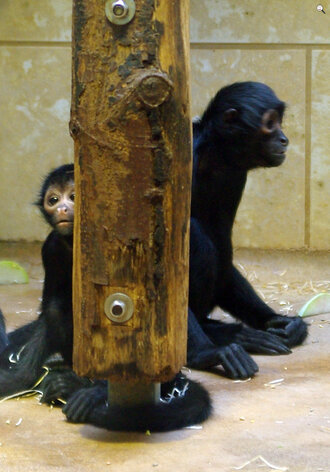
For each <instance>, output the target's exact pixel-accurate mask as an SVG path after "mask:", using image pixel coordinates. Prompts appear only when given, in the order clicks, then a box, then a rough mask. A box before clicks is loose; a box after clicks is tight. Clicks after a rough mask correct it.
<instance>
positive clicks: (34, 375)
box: [0, 164, 74, 396]
mask: <svg viewBox="0 0 330 472" xmlns="http://www.w3.org/2000/svg"><path fill="white" fill-rule="evenodd" d="M36 205H37V206H38V207H39V209H40V211H41V213H42V215H43V216H44V218H45V220H46V222H47V223H49V224H50V225H51V227H52V228H53V230H52V231H51V233H50V234H49V235H48V237H47V239H46V241H45V242H44V244H43V246H42V251H41V252H42V262H43V266H44V270H45V281H44V285H43V292H42V302H41V314H40V316H39V318H38V319H37V320H34V321H32V322H31V323H28V324H27V325H25V326H22V327H20V328H18V329H16V330H15V331H13V332H11V333H9V335H8V346H7V347H6V349H5V350H4V352H3V353H2V354H1V358H0V362H1V366H2V367H4V368H3V369H1V370H0V396H4V395H10V394H12V393H16V392H18V391H21V390H25V389H28V388H31V386H32V385H33V384H34V383H35V382H36V380H37V379H38V377H39V376H40V374H41V372H42V370H43V369H42V365H43V363H44V362H45V360H46V359H47V358H48V357H49V356H50V355H52V354H53V353H55V352H60V353H61V355H62V356H63V359H64V361H65V362H66V363H68V364H70V363H71V357H72V353H71V351H72V300H71V299H72V242H73V236H72V231H73V208H74V175H73V164H66V165H63V166H60V167H58V168H57V169H55V170H53V171H52V172H50V173H49V174H48V175H47V177H46V178H45V179H44V181H43V184H42V187H41V190H40V193H39V196H38V200H37V201H36ZM2 325H3V322H2ZM3 333H4V329H2V335H4V334H3ZM17 353H19V355H18V354H17ZM8 354H16V357H17V359H16V361H15V363H14V365H10V364H9V363H8V362H7V360H8ZM6 366H7V368H6ZM8 367H10V368H8Z"/></svg>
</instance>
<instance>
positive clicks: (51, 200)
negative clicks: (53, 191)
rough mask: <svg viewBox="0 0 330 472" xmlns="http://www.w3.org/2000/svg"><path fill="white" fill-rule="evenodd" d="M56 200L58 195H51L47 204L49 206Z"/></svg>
mask: <svg viewBox="0 0 330 472" xmlns="http://www.w3.org/2000/svg"><path fill="white" fill-rule="evenodd" d="M57 202H58V197H55V196H52V197H50V198H48V204H49V205H50V206H54V205H56V203H57Z"/></svg>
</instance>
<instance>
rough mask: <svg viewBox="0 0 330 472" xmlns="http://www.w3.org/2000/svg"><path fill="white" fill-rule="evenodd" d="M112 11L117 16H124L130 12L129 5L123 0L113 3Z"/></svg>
mask: <svg viewBox="0 0 330 472" xmlns="http://www.w3.org/2000/svg"><path fill="white" fill-rule="evenodd" d="M112 11H113V14H114V15H115V16H116V17H117V18H124V17H125V16H126V15H127V13H128V6H127V5H126V3H125V2H124V1H123V0H117V1H116V2H113V4H112Z"/></svg>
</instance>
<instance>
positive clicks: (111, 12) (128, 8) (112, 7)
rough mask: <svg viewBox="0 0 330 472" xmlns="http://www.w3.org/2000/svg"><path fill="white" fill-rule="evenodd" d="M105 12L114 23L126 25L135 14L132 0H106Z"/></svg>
mask: <svg viewBox="0 0 330 472" xmlns="http://www.w3.org/2000/svg"><path fill="white" fill-rule="evenodd" d="M105 14H106V16H107V18H108V20H109V21H110V22H111V23H113V24H115V25H126V24H127V23H129V22H130V21H131V20H132V18H133V17H134V15H135V2H134V0H125V1H124V0H116V1H114V0H108V1H107V2H106V4H105Z"/></svg>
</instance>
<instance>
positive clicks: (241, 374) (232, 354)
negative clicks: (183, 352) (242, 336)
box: [188, 343, 259, 379]
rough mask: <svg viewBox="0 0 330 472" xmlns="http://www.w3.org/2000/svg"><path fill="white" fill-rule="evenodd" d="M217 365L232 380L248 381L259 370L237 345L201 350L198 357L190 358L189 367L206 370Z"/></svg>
mask: <svg viewBox="0 0 330 472" xmlns="http://www.w3.org/2000/svg"><path fill="white" fill-rule="evenodd" d="M217 365H221V366H222V367H223V369H224V371H225V374H226V375H227V376H228V377H230V378H232V379H247V378H249V377H252V376H253V375H254V374H255V373H256V372H258V370H259V369H258V366H257V364H256V363H255V362H254V360H253V359H252V357H251V356H249V354H248V353H247V352H246V351H245V350H244V348H243V347H242V346H240V345H239V344H236V343H232V344H229V345H227V346H222V347H217V346H215V347H214V348H208V349H204V350H199V351H198V352H197V354H196V355H194V356H188V366H189V367H192V368H196V369H202V370H205V369H209V368H211V367H215V366H217Z"/></svg>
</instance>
